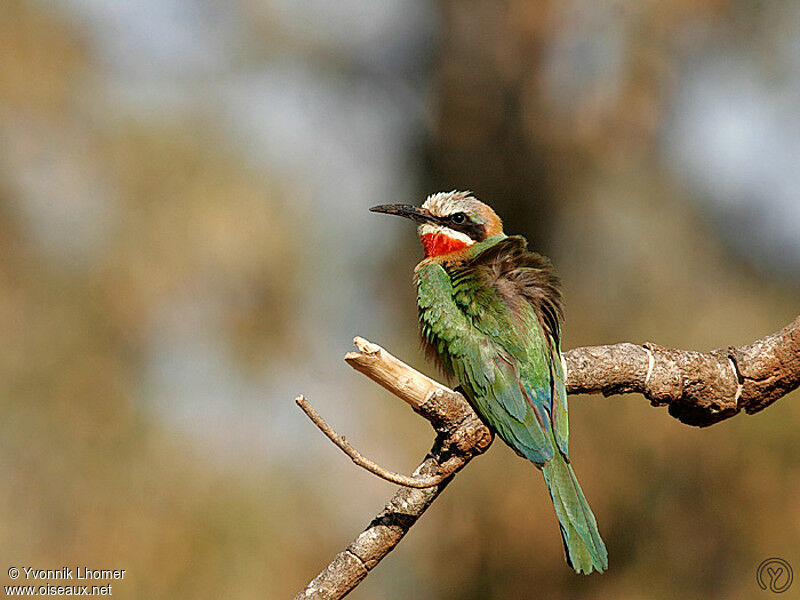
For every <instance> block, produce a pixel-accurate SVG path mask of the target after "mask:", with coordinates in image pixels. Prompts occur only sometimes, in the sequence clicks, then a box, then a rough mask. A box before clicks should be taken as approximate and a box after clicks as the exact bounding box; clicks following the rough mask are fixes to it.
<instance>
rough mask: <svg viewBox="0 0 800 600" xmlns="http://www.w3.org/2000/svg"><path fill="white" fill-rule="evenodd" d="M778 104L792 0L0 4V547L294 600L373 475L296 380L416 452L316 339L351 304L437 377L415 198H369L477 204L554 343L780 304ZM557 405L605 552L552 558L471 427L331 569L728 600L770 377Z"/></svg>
mask: <svg viewBox="0 0 800 600" xmlns="http://www.w3.org/2000/svg"><path fill="white" fill-rule="evenodd" d="M798 98H800V4H798V3H797V2H796V0H771V1H770V2H754V1H744V0H661V1H659V2H654V1H649V0H648V1H637V2H612V1H601V2H598V1H595V0H502V1H488V0H439V1H433V0H338V1H337V2H326V1H324V0H234V1H230V2H223V1H222V0H193V1H189V0H137V1H136V2H106V1H103V0H38V1H37V0H28V1H24V0H3V2H2V3H0V334H1V339H2V342H1V343H0V408H2V418H0V481H1V482H2V489H1V490H0V566H2V570H1V571H0V578H2V579H5V578H6V575H5V570H6V569H7V568H8V567H9V566H13V565H16V566H20V567H21V566H34V567H37V568H57V567H60V566H63V565H68V566H73V567H74V566H77V565H85V566H89V567H91V568H118V569H123V568H124V569H126V570H127V576H126V580H125V581H124V582H118V583H117V584H116V585H115V586H114V595H115V596H118V597H123V598H148V599H173V598H197V599H204V598H239V599H249V598H276V599H277V598H287V597H291V596H293V595H294V593H295V592H296V591H297V590H299V589H300V588H301V587H302V586H303V585H305V583H306V582H307V580H308V579H310V578H311V577H312V576H314V575H315V574H316V573H317V572H318V570H319V569H320V568H322V567H323V566H324V565H325V564H327V562H328V560H329V559H330V558H331V557H332V556H333V555H334V554H335V553H336V552H338V551H339V550H340V549H342V548H343V547H344V546H345V545H346V544H347V543H348V542H349V541H350V540H351V538H352V537H353V536H354V535H355V534H356V533H358V532H359V531H360V530H361V529H362V527H364V526H365V525H366V524H367V523H368V521H369V520H370V519H371V518H372V516H373V515H374V514H376V512H377V511H378V510H379V509H380V508H381V507H382V505H383V502H384V501H385V500H386V499H387V498H388V497H389V496H390V495H391V493H392V492H393V487H392V486H391V485H389V484H386V483H385V482H382V481H380V480H378V479H376V478H374V477H372V476H370V475H368V474H366V473H365V472H363V471H361V470H359V469H357V468H355V467H354V466H352V465H351V463H350V462H349V461H348V460H347V459H346V458H345V457H344V456H343V455H342V454H341V453H340V452H339V451H338V450H336V449H334V448H333V447H332V446H331V445H330V443H329V442H328V441H327V440H325V439H323V438H322V437H321V435H320V434H319V433H318V432H317V431H316V430H315V429H314V427H313V426H312V425H311V424H310V422H308V421H307V420H306V418H305V417H304V416H303V415H302V414H301V413H300V411H299V410H298V409H297V408H296V406H295V405H294V403H293V398H294V396H295V395H296V394H298V393H304V394H306V395H307V396H308V397H309V399H310V400H311V401H312V403H313V404H314V405H315V406H316V407H317V408H318V410H320V412H321V413H322V414H323V415H324V416H326V417H327V418H328V420H329V421H330V422H331V423H332V424H333V425H334V426H335V427H336V428H337V429H339V430H340V432H342V433H344V434H346V435H347V436H348V438H349V439H350V440H352V441H353V442H354V443H355V444H356V445H357V446H358V447H359V448H361V449H362V450H363V451H364V452H365V453H366V454H368V455H369V456H371V457H373V458H374V459H376V460H378V461H379V462H381V463H384V464H386V465H387V466H390V467H391V468H394V469H395V470H399V471H405V472H410V471H411V470H412V469H413V467H414V466H415V465H416V464H417V463H418V461H419V460H420V459H421V458H422V456H423V455H424V454H425V452H426V451H427V450H428V448H429V447H430V444H431V441H432V434H431V431H430V428H429V426H428V424H427V423H425V422H424V421H422V420H421V419H419V418H418V417H416V416H415V415H413V413H411V411H409V410H408V409H407V408H406V407H405V406H404V405H403V404H402V403H401V402H399V401H398V400H397V399H395V398H393V397H390V396H389V395H388V394H387V393H385V392H383V391H382V390H380V389H379V388H378V387H377V386H375V385H373V384H371V383H369V382H367V381H366V380H364V378H362V377H360V376H359V375H357V374H356V373H354V372H352V371H350V369H348V368H347V366H346V365H345V364H344V363H343V361H342V356H343V354H344V353H345V352H346V351H347V350H349V349H350V341H351V338H352V337H353V336H354V335H356V334H360V335H364V336H366V337H368V338H369V339H372V340H374V341H377V342H379V343H382V344H383V345H385V346H386V347H387V348H389V349H390V350H392V351H393V352H394V353H395V354H397V355H398V356H400V357H403V358H404V359H406V360H407V361H408V362H410V363H411V364H413V365H415V366H417V367H419V368H421V369H423V370H425V371H428V372H432V369H431V367H430V366H429V365H427V364H426V362H425V361H424V358H423V357H422V355H421V353H420V349H419V346H418V343H417V340H416V329H417V326H416V313H415V307H414V297H413V288H412V285H411V271H412V268H413V265H414V264H415V262H416V261H417V260H419V258H420V257H421V252H420V249H419V247H418V244H417V241H416V239H415V236H414V232H413V228H412V227H411V226H410V225H409V224H408V223H405V222H399V220H392V219H388V218H383V217H379V216H375V215H371V214H370V213H369V212H368V211H367V208H368V207H369V206H371V205H373V204H377V203H385V202H408V201H413V202H421V201H422V199H423V198H424V196H425V195H426V194H427V193H430V192H433V191H438V190H449V189H453V188H459V189H464V188H467V189H471V190H473V191H474V192H475V193H476V194H477V195H478V197H480V198H482V199H483V200H485V201H487V202H488V203H490V204H492V205H493V206H495V207H496V209H497V210H498V212H499V213H500V214H501V215H502V216H503V217H504V219H505V221H506V224H507V231H509V232H520V233H523V234H525V235H526V236H527V237H528V239H529V240H530V241H531V243H532V245H533V246H534V247H535V248H537V249H538V250H540V251H541V252H544V253H546V254H548V255H549V256H550V257H551V258H552V259H553V261H554V262H555V263H556V265H557V267H558V269H559V271H560V273H561V275H562V278H563V280H564V286H565V293H566V306H567V325H566V332H565V348H570V347H574V346H578V345H587V344H602V343H612V342H617V341H624V340H630V341H640V342H641V341H646V340H649V341H654V342H657V343H660V344H663V345H674V346H679V347H682V348H689V349H698V350H708V349H711V348H716V347H720V346H723V347H724V346H726V345H737V344H741V343H746V342H749V341H751V340H753V339H756V338H758V337H761V336H762V335H765V334H768V333H770V332H772V331H775V330H777V329H779V328H780V327H782V326H783V325H785V324H786V323H787V322H789V321H790V320H791V319H792V318H793V317H794V316H795V315H796V314H797V313H798V312H799V311H798V308H800V101H799V100H798ZM571 406H572V410H571V413H572V414H571V425H572V439H573V442H572V446H571V448H572V458H573V462H574V464H575V465H576V469H577V471H578V473H579V475H580V478H581V480H582V482H583V485H584V489H585V491H586V493H587V496H588V497H589V499H590V501H591V504H592V506H593V508H594V510H595V513H596V514H597V516H598V521H599V522H600V526H601V530H602V532H603V534H604V537H605V538H606V541H607V543H608V546H609V551H610V555H611V559H610V560H611V568H610V570H609V572H608V573H607V574H606V575H604V576H602V577H597V576H593V577H589V578H584V577H577V576H575V575H574V574H572V572H571V571H570V570H569V569H568V568H567V567H566V566H565V565H564V561H563V557H562V551H561V545H560V541H559V536H558V529H557V525H556V521H555V518H554V516H553V514H552V508H551V506H550V502H549V499H548V497H547V495H546V493H545V489H544V486H543V485H542V482H541V481H540V476H539V475H538V473H537V472H536V471H535V470H534V469H533V468H532V467H531V466H530V465H528V464H527V463H525V462H524V461H522V460H519V459H517V458H516V457H515V456H514V455H513V454H512V453H511V452H510V451H509V450H507V449H506V448H505V447H503V446H502V444H499V443H498V444H495V445H494V447H493V448H492V449H491V451H490V452H489V453H488V454H487V455H486V456H484V457H481V458H480V459H479V460H476V461H475V462H474V463H472V464H471V465H470V466H469V468H468V469H466V470H465V472H463V473H462V474H461V475H460V476H459V477H457V478H456V480H455V481H454V482H453V484H452V485H451V486H450V487H449V488H448V490H447V491H446V492H445V493H444V495H443V496H442V497H441V498H440V499H439V500H438V501H437V502H436V503H435V504H434V505H433V507H432V508H431V509H430V511H429V512H428V513H427V514H426V515H425V516H424V517H423V518H422V520H421V521H420V522H419V523H418V525H417V526H416V527H415V528H414V529H413V530H412V532H411V533H410V535H409V536H408V537H407V539H406V540H405V541H404V542H403V543H402V544H401V546H400V547H399V548H398V549H397V550H396V551H395V552H394V553H393V554H392V555H391V556H390V557H389V558H388V559H387V560H386V561H385V562H384V563H383V564H381V565H380V566H379V567H378V568H377V569H376V570H375V571H374V572H373V573H372V575H371V576H370V577H369V578H368V579H367V580H366V581H365V582H364V583H363V584H362V585H361V586H360V587H359V588H358V589H357V590H356V591H355V592H354V593H353V594H352V597H353V598H356V599H366V598H370V599H376V600H383V599H385V600H399V599H408V598H413V599H420V600H424V599H460V600H464V599H476V600H477V599H485V598H493V599H512V598H513V599H517V598H576V599H582V598H595V599H604V598H609V599H610V598H626V599H631V600H636V599H650V598H653V599H661V598H664V599H666V598H670V599H672V598H703V599H705V600H713V599H716V598H719V599H723V598H725V599H728V598H756V597H762V596H761V594H764V593H765V592H762V591H761V590H760V589H758V588H757V586H756V583H755V571H756V567H757V566H758V564H759V563H760V562H761V561H762V560H763V559H765V558H767V557H771V556H780V557H783V558H784V559H786V560H787V561H789V562H790V563H792V564H793V565H795V570H796V573H797V574H800V509H799V507H800V436H798V434H797V431H798V425H800V397H799V396H798V394H797V393H794V394H793V395H790V396H789V397H787V398H785V399H783V400H781V401H779V402H778V403H777V404H775V405H774V406H772V407H770V408H769V409H767V410H766V411H764V412H763V413H760V414H758V415H756V416H745V415H740V416H737V417H735V418H733V419H731V420H729V421H726V422H724V423H721V424H718V425H715V426H713V427H711V428H710V429H704V430H699V429H695V428H691V427H688V426H685V425H682V424H680V423H678V422H677V421H674V420H673V419H671V418H670V417H669V416H668V415H667V413H666V411H665V410H664V409H654V408H651V407H650V406H649V405H648V404H647V402H646V401H644V400H643V399H642V398H641V397H639V396H625V397H615V398H611V399H604V398H600V397H574V398H573V399H572V401H571ZM5 583H9V581H8V580H7V579H6V581H5ZM796 587H797V590H800V582H797V584H796ZM797 593H800V592H798V591H796V590H794V589H793V590H791V591H790V592H789V595H791V594H797Z"/></svg>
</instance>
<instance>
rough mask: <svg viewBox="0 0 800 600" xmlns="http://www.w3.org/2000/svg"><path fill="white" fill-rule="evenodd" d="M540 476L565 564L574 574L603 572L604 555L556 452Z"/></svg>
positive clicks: (588, 510)
mask: <svg viewBox="0 0 800 600" xmlns="http://www.w3.org/2000/svg"><path fill="white" fill-rule="evenodd" d="M542 473H543V474H544V480H545V482H546V483H547V489H548V490H549V491H550V496H551V497H552V499H553V507H554V508H555V509H556V516H557V517H558V523H559V525H560V527H561V537H562V538H563V540H564V551H565V553H566V555H567V563H569V565H570V566H571V567H572V568H573V569H575V570H576V571H577V572H578V573H586V574H589V573H591V572H592V571H598V572H602V571H605V570H606V569H607V568H608V552H607V551H606V546H605V544H604V543H603V540H602V539H601V538H600V532H599V531H598V530H597V521H596V520H595V518H594V515H593V514H592V509H591V508H589V503H588V502H587V501H586V497H585V496H584V495H583V491H582V490H581V486H580V485H579V484H578V480H577V479H576V478H575V473H574V472H573V470H572V466H571V465H570V464H569V463H568V462H567V461H566V459H564V457H563V456H561V454H559V453H556V455H555V456H554V457H553V459H552V460H550V461H549V462H548V463H547V464H546V465H544V467H542Z"/></svg>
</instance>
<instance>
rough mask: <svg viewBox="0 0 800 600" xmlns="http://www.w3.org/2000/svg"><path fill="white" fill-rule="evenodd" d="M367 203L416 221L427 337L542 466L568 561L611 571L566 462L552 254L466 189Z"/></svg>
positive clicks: (487, 412)
mask: <svg viewBox="0 0 800 600" xmlns="http://www.w3.org/2000/svg"><path fill="white" fill-rule="evenodd" d="M370 210H371V211H373V212H378V213H386V214H390V215H398V216H401V217H406V218H408V219H411V220H412V221H415V222H416V223H418V224H419V227H418V231H419V237H420V240H421V242H422V246H423V249H424V251H425V259H424V260H422V262H420V263H419V264H418V265H417V267H416V269H415V281H416V285H417V305H418V308H419V320H420V326H421V327H420V329H421V335H422V338H423V343H424V344H425V345H426V347H427V349H428V350H430V351H431V353H432V354H433V355H434V357H438V358H439V359H440V361H441V363H442V366H443V367H444V370H445V371H446V372H448V373H449V374H450V375H453V376H455V378H456V379H457V380H458V381H459V383H460V384H461V388H462V390H463V391H464V392H465V394H466V396H467V398H468V400H469V401H470V403H471V404H472V406H473V407H474V408H475V410H476V411H477V412H478V414H479V415H480V416H481V418H482V419H483V420H484V421H485V422H486V423H487V424H489V425H490V426H491V427H492V428H493V429H494V430H495V431H496V432H497V435H499V436H500V438H502V440H503V441H504V442H505V443H506V444H508V445H509V446H510V447H511V448H512V449H513V450H514V451H515V452H516V453H517V454H519V455H520V456H522V457H523V458H526V459H528V460H529V461H531V462H532V463H533V464H535V465H536V466H537V467H538V468H539V469H541V471H542V473H543V475H544V480H545V483H546V484H547V489H548V490H549V491H550V496H551V498H552V500H553V506H554V507H555V510H556V515H557V516H558V522H559V524H560V526H561V536H562V538H563V540H564V549H565V552H566V557H567V562H568V563H569V565H570V566H571V567H572V568H573V569H575V570H576V571H577V572H579V573H581V572H582V573H587V574H588V573H591V572H592V571H604V570H605V569H606V567H607V566H608V553H607V552H606V547H605V544H603V540H602V539H601V538H600V533H599V532H598V530H597V522H596V521H595V518H594V515H593V514H592V511H591V509H590V508H589V504H588V503H587V502H586V498H585V497H584V495H583V492H582V491H581V487H580V485H578V480H577V479H576V477H575V473H574V472H573V471H572V466H571V465H570V463H569V448H568V440H569V422H568V420H567V390H566V388H565V385H564V365H563V362H562V358H561V348H560V341H559V337H560V333H561V321H562V308H561V292H560V282H559V279H558V276H557V275H556V274H555V272H554V271H553V267H552V265H551V264H550V261H549V260H548V259H546V258H544V257H543V256H540V255H539V254H535V253H533V252H529V251H528V249H527V242H526V241H525V238H523V237H521V236H518V235H512V236H507V235H506V234H505V233H503V224H502V221H501V220H500V217H498V216H497V214H495V212H494V211H493V210H492V209H491V208H490V207H489V206H487V205H486V204H484V203H482V202H480V201H478V200H477V199H476V198H474V197H473V196H472V195H471V194H470V193H469V192H456V191H453V192H446V193H438V194H434V195H432V196H429V197H428V199H427V200H426V201H425V203H424V204H423V205H422V207H421V208H419V207H416V206H410V205H406V204H385V205H380V206H374V207H372V208H371V209H370Z"/></svg>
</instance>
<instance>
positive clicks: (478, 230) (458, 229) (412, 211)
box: [370, 191, 503, 258]
mask: <svg viewBox="0 0 800 600" xmlns="http://www.w3.org/2000/svg"><path fill="white" fill-rule="evenodd" d="M370 210H371V211H372V212H379V213H386V214H388V215H398V216H400V217H406V218H407V219H411V220H412V221H415V222H417V223H419V226H418V227H417V231H418V232H419V238H420V241H421V242H422V247H423V248H424V250H425V256H426V257H428V258H430V257H434V256H444V255H447V254H452V253H454V252H459V251H461V250H464V249H465V248H469V247H470V246H472V245H473V244H475V243H477V242H482V241H484V240H485V239H487V238H490V237H495V236H498V235H503V222H502V221H501V220H500V217H498V216H497V214H496V213H495V212H494V211H493V210H492V209H491V208H490V207H489V206H487V205H486V204H484V203H483V202H481V201H480V200H478V199H477V198H475V197H473V196H472V195H471V193H470V192H456V191H452V192H439V193H438V194H433V195H431V196H428V199H427V200H425V202H424V203H423V205H422V207H417V206H411V205H410V204H381V205H380V206H373V207H372V208H370Z"/></svg>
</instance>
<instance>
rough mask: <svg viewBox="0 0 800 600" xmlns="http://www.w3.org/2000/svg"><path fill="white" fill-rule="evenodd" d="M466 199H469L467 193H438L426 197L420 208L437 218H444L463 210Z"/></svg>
mask: <svg viewBox="0 0 800 600" xmlns="http://www.w3.org/2000/svg"><path fill="white" fill-rule="evenodd" d="M467 198H469V192H456V191H452V192H439V193H438V194H431V195H430V196H428V198H427V200H425V202H424V203H423V204H422V208H426V209H428V210H429V211H431V214H434V215H436V216H437V217H446V216H447V215H450V214H453V213H455V212H460V211H462V210H464V200H466V199H467Z"/></svg>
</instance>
